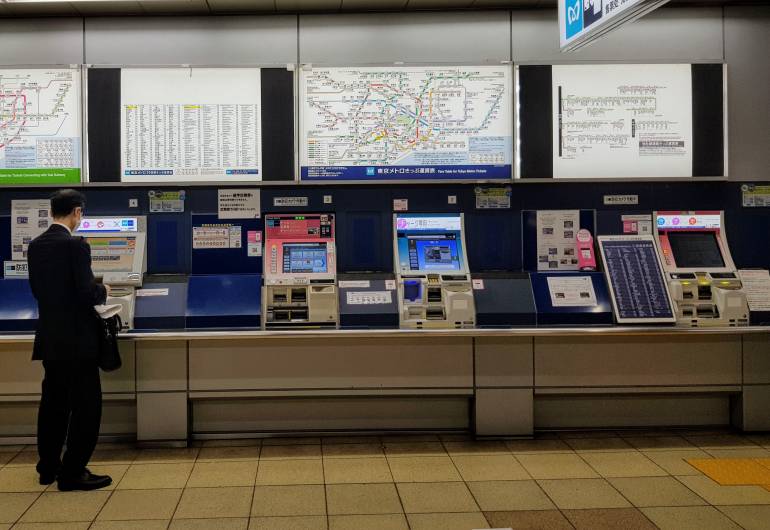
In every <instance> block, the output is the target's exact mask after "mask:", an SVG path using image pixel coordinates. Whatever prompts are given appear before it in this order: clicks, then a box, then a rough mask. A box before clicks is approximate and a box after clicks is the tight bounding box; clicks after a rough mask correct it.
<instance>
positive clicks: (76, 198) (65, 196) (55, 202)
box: [51, 189, 86, 217]
mask: <svg viewBox="0 0 770 530" xmlns="http://www.w3.org/2000/svg"><path fill="white" fill-rule="evenodd" d="M85 206H86V196H85V195H83V194H82V193H80V192H79V191H77V190H71V189H70V190H59V191H57V192H56V193H54V194H53V195H51V216H53V217H67V216H68V215H69V214H71V213H72V212H73V211H74V210H75V208H78V207H80V208H85Z"/></svg>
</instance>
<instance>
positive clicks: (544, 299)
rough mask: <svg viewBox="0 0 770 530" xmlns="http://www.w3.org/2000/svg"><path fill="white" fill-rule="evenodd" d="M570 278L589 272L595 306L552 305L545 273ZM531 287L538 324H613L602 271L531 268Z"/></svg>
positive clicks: (586, 274) (587, 274)
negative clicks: (562, 270)
mask: <svg viewBox="0 0 770 530" xmlns="http://www.w3.org/2000/svg"><path fill="white" fill-rule="evenodd" d="M549 276H554V277H558V278H569V277H579V276H588V277H590V278H591V283H592V284H593V287H594V292H595V294H596V305H595V306H566V307H554V306H553V304H552V303H551V292H550V290H549V289H548V277H549ZM530 277H531V279H532V291H533V293H534V295H535V306H536V307H537V325H538V326H602V325H607V326H609V325H612V323H613V318H612V303H611V301H610V293H609V290H608V289H607V284H606V283H605V281H604V274H603V273H601V272H583V271H579V272H533V273H531V275H530Z"/></svg>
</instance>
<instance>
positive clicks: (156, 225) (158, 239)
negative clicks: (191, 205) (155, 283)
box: [147, 214, 192, 274]
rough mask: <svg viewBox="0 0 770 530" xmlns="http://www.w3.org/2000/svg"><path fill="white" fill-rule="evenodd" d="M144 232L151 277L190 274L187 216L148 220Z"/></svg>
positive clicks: (158, 216) (166, 216) (148, 269)
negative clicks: (145, 233)
mask: <svg viewBox="0 0 770 530" xmlns="http://www.w3.org/2000/svg"><path fill="white" fill-rule="evenodd" d="M147 232H148V235H147V271H148V272H150V273H152V274H178V273H184V274H189V272H190V270H191V264H190V251H189V249H190V247H191V246H192V241H191V237H190V232H191V228H190V218H189V216H187V215H185V214H162V215H153V216H150V217H149V218H148V219H147Z"/></svg>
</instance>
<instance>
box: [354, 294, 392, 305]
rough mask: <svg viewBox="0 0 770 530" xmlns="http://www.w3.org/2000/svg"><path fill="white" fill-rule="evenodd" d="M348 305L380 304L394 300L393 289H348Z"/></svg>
mask: <svg viewBox="0 0 770 530" xmlns="http://www.w3.org/2000/svg"><path fill="white" fill-rule="evenodd" d="M346 295H347V303H348V305H380V304H390V303H392V302H393V297H392V295H391V291H348V292H347V293H346Z"/></svg>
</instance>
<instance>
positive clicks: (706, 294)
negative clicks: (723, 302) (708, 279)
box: [698, 285, 711, 300]
mask: <svg viewBox="0 0 770 530" xmlns="http://www.w3.org/2000/svg"><path fill="white" fill-rule="evenodd" d="M698 299H699V300H711V286H710V285H699V286H698Z"/></svg>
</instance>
